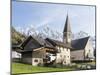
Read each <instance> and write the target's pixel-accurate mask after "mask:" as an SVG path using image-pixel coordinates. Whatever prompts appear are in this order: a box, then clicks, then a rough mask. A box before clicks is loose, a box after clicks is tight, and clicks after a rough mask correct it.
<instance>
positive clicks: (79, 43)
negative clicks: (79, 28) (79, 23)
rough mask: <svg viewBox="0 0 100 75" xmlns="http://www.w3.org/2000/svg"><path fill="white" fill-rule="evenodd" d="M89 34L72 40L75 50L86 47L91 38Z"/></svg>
mask: <svg viewBox="0 0 100 75" xmlns="http://www.w3.org/2000/svg"><path fill="white" fill-rule="evenodd" d="M89 38H90V37H89V36H88V37H84V38H80V39H76V40H72V43H71V45H72V47H73V49H74V50H81V49H84V48H85V46H86V44H87V42H88V40H89Z"/></svg>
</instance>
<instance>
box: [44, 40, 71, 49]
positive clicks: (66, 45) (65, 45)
mask: <svg viewBox="0 0 100 75" xmlns="http://www.w3.org/2000/svg"><path fill="white" fill-rule="evenodd" d="M45 40H47V41H49V42H50V43H51V44H52V45H53V46H56V45H58V46H63V47H67V48H71V46H70V44H65V43H63V42H61V41H58V40H54V39H50V38H46V39H45Z"/></svg>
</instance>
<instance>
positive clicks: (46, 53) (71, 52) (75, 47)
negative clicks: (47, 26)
mask: <svg viewBox="0 0 100 75" xmlns="http://www.w3.org/2000/svg"><path fill="white" fill-rule="evenodd" d="M71 35H72V32H71V26H70V22H69V17H68V15H67V18H66V22H65V27H64V30H63V41H58V40H54V39H51V38H46V39H43V38H41V37H34V36H29V37H28V38H27V39H26V40H25V41H24V42H23V43H22V44H21V45H20V49H19V50H17V51H18V52H20V53H21V55H22V56H21V57H22V58H21V59H22V62H24V63H28V64H32V65H39V64H46V63H60V64H63V65H68V64H70V63H71V61H72V60H88V59H90V58H93V55H92V54H93V47H92V45H91V42H90V41H89V39H90V38H89V37H85V38H81V39H76V40H72V38H71V37H72V36H71Z"/></svg>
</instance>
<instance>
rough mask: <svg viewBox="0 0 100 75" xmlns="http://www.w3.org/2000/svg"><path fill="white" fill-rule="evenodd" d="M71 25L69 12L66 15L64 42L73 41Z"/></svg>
mask: <svg viewBox="0 0 100 75" xmlns="http://www.w3.org/2000/svg"><path fill="white" fill-rule="evenodd" d="M71 34H72V32H71V26H70V21H69V16H68V14H67V17H66V22H65V26H64V30H63V42H64V43H71Z"/></svg>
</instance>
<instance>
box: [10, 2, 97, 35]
mask: <svg viewBox="0 0 100 75" xmlns="http://www.w3.org/2000/svg"><path fill="white" fill-rule="evenodd" d="M67 15H68V16H69V20H70V24H71V30H72V32H73V33H74V34H75V33H78V32H80V31H84V32H86V33H88V34H89V35H90V36H95V7H94V6H83V5H68V4H51V3H36V2H16V1H12V26H13V27H15V28H16V29H17V30H18V29H20V28H23V29H26V28H28V27H31V26H32V27H34V28H35V29H37V30H40V29H41V28H42V27H44V26H46V25H48V27H50V28H51V29H52V30H56V31H58V32H60V33H62V32H63V29H64V25H65V20H66V16H67Z"/></svg>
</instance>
